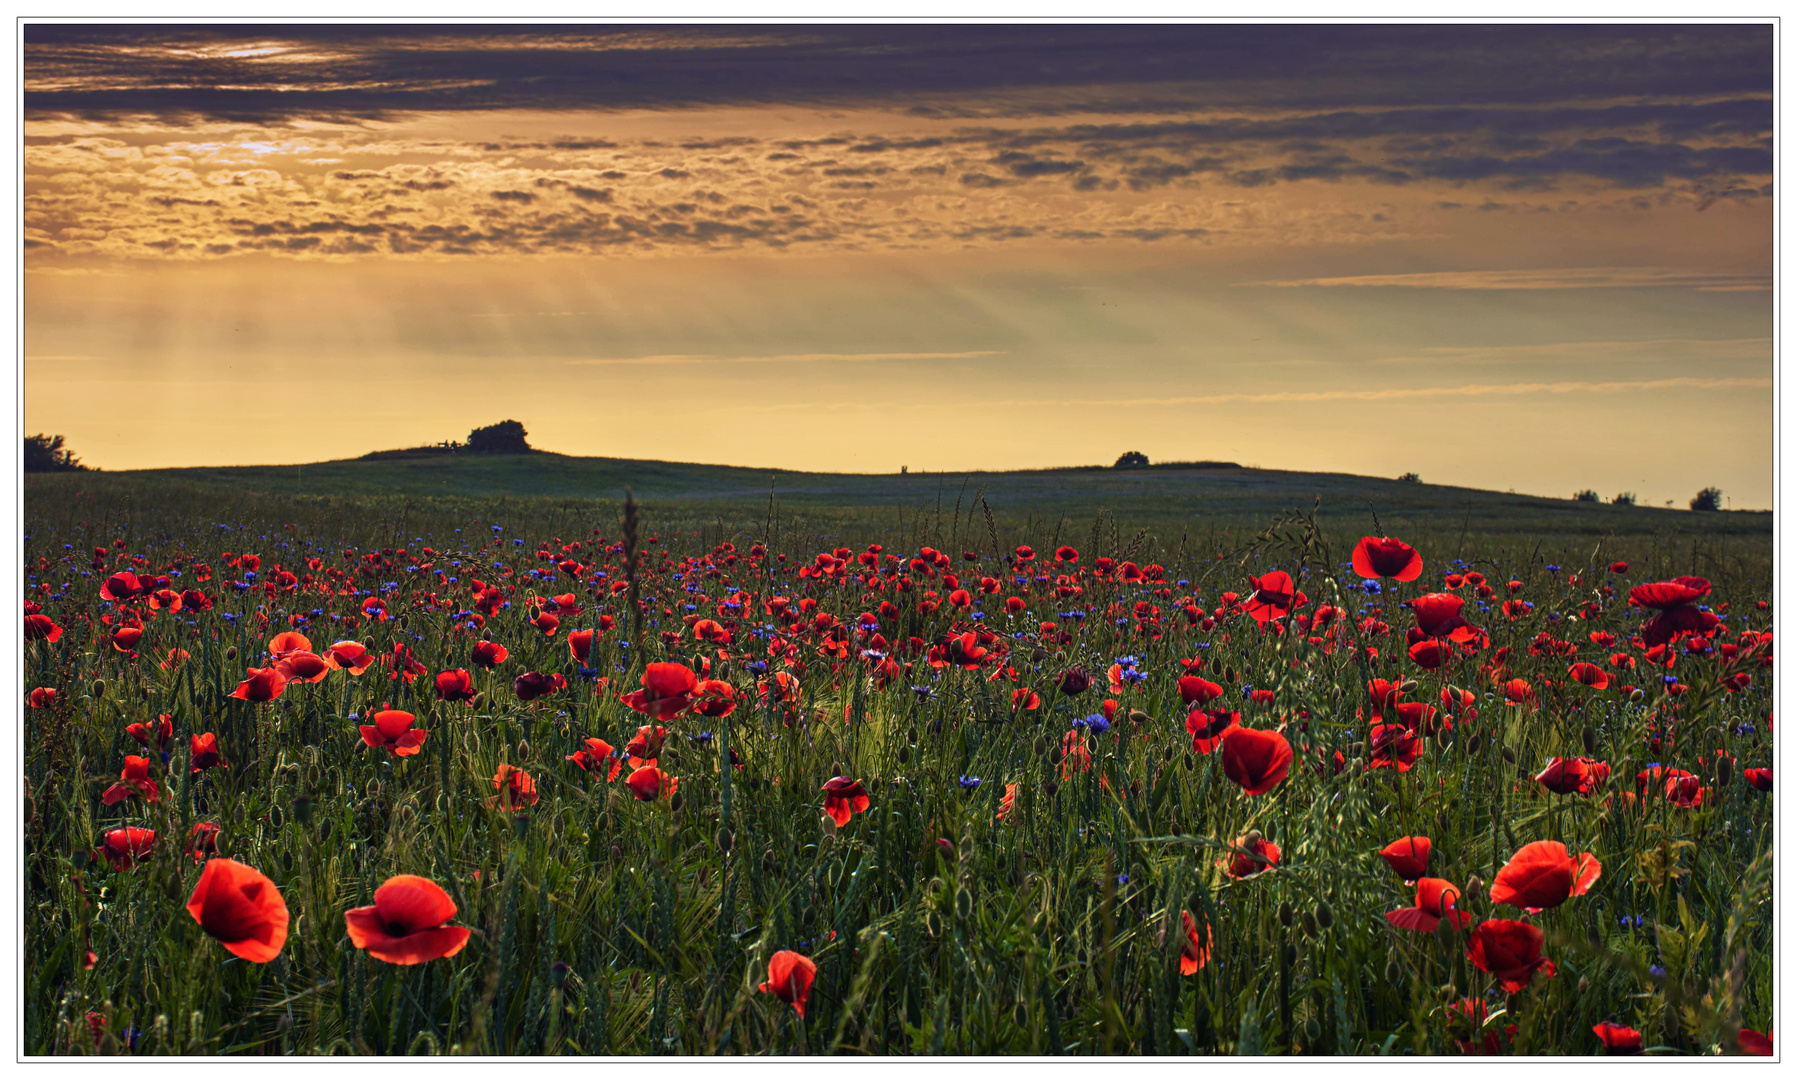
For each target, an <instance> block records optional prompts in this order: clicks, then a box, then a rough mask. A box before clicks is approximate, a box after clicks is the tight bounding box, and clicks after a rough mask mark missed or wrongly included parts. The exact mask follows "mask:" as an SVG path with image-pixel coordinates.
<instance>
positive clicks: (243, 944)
mask: <svg viewBox="0 0 1797 1080" xmlns="http://www.w3.org/2000/svg"><path fill="white" fill-rule="evenodd" d="M187 910H188V913H189V914H191V915H192V916H193V918H194V921H195V922H197V923H199V924H200V928H201V929H202V930H205V931H206V933H208V934H210V935H212V936H213V937H214V938H217V939H218V942H219V944H221V945H223V946H224V947H225V948H226V950H228V951H229V952H231V953H232V954H234V955H236V956H238V957H241V958H243V959H245V960H248V961H250V962H251V963H253V964H266V963H268V962H269V961H270V960H273V959H274V958H275V957H276V956H277V955H278V954H279V953H280V951H281V946H282V945H284V944H286V942H287V902H286V901H285V900H283V899H282V898H281V890H279V889H277V888H275V883H274V882H272V881H270V880H269V879H268V878H267V876H265V875H264V874H263V873H262V872H261V871H259V870H256V869H253V868H252V867H248V866H245V865H244V864H242V863H240V862H237V861H236V860H234V859H213V860H211V861H209V862H207V863H206V869H205V870H203V871H201V872H200V881H199V884H197V885H195V886H194V890H193V895H192V896H190V897H188V899H187Z"/></svg>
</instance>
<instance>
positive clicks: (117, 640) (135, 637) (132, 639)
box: [111, 625, 144, 656]
mask: <svg viewBox="0 0 1797 1080" xmlns="http://www.w3.org/2000/svg"><path fill="white" fill-rule="evenodd" d="M143 637H144V628H143V627H141V626H130V625H126V626H121V627H119V628H118V629H117V630H114V631H113V632H112V638H111V640H112V647H113V648H114V649H117V650H118V651H119V652H122V653H130V654H131V655H132V656H136V655H137V654H136V653H135V652H132V650H133V649H135V648H137V643H138V642H140V641H142V640H143Z"/></svg>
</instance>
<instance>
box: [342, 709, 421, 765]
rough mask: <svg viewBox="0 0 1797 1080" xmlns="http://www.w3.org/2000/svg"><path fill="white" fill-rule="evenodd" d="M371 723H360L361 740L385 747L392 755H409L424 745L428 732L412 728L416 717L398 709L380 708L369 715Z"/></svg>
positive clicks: (371, 744)
mask: <svg viewBox="0 0 1797 1080" xmlns="http://www.w3.org/2000/svg"><path fill="white" fill-rule="evenodd" d="M369 719H370V720H373V721H374V723H372V724H362V725H360V728H359V730H360V731H361V732H362V741H363V742H365V743H367V744H368V745H369V746H374V747H386V748H387V750H388V752H389V753H391V754H392V755H393V756H394V757H411V756H412V755H413V754H416V753H417V752H418V750H419V748H420V747H422V746H423V745H424V740H425V739H426V738H428V737H429V734H430V733H429V732H426V731H419V730H415V729H413V728H412V725H413V724H414V723H415V722H417V720H418V718H417V717H416V716H413V715H412V714H411V713H409V712H403V711H401V710H399V709H382V710H381V711H380V712H377V713H375V714H374V715H373V716H371V717H369Z"/></svg>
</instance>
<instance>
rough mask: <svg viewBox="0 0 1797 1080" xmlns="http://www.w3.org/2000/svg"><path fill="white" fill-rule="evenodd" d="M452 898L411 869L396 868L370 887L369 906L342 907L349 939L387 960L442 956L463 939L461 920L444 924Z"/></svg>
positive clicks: (403, 961) (404, 961)
mask: <svg viewBox="0 0 1797 1080" xmlns="http://www.w3.org/2000/svg"><path fill="white" fill-rule="evenodd" d="M455 913H456V906H455V901H454V900H451V899H450V898H449V894H448V893H447V892H445V891H443V887H442V886H440V885H438V884H437V883H436V882H434V881H432V880H430V879H429V878H422V877H419V876H417V875H416V874H399V875H396V876H394V877H390V878H388V879H387V881H386V883H385V884H383V885H382V886H381V887H380V888H378V889H376V890H374V903H373V905H371V906H369V907H360V908H350V909H349V910H348V911H345V912H344V913H343V921H344V924H345V925H346V927H347V929H348V930H349V940H350V944H352V945H354V946H355V947H356V948H358V949H366V950H368V955H369V956H372V957H374V958H375V959H376V960H385V961H386V962H387V963H389V964H422V963H425V962H426V961H429V960H439V959H445V958H447V957H451V956H454V955H455V954H456V953H459V952H461V951H462V948H463V947H464V946H466V945H467V944H468V937H469V930H468V928H467V927H465V926H449V925H447V924H448V922H449V920H451V919H453V918H455Z"/></svg>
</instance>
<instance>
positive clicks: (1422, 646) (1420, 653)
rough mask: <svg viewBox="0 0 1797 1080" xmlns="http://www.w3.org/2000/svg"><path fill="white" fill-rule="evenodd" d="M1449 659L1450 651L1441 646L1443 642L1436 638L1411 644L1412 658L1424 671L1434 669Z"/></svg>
mask: <svg viewBox="0 0 1797 1080" xmlns="http://www.w3.org/2000/svg"><path fill="white" fill-rule="evenodd" d="M1447 659H1448V651H1447V650H1446V649H1443V648H1442V647H1441V642H1439V641H1436V640H1435V639H1434V638H1426V639H1424V640H1422V641H1419V642H1417V643H1416V644H1414V645H1412V646H1410V660H1411V662H1412V663H1414V664H1415V665H1416V666H1417V667H1420V668H1422V669H1423V670H1424V671H1434V670H1435V669H1436V668H1439V667H1441V665H1442V664H1444V663H1446V662H1447Z"/></svg>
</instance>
